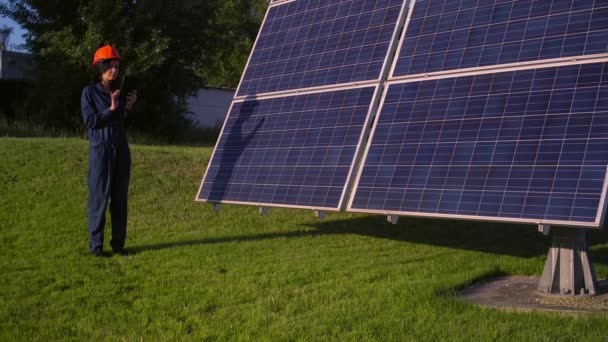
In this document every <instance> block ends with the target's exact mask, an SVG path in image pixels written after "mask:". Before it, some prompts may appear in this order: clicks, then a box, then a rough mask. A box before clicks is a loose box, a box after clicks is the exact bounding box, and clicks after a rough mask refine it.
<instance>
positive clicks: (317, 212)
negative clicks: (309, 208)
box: [315, 210, 325, 220]
mask: <svg viewBox="0 0 608 342" xmlns="http://www.w3.org/2000/svg"><path fill="white" fill-rule="evenodd" d="M315 217H316V218H318V219H320V220H322V219H324V218H325V212H324V211H322V210H315Z"/></svg>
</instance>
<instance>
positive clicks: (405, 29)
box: [388, 0, 416, 80]
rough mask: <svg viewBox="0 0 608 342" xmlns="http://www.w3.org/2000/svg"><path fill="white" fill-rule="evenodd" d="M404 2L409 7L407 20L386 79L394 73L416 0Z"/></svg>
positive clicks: (405, 0) (390, 77)
mask: <svg viewBox="0 0 608 342" xmlns="http://www.w3.org/2000/svg"><path fill="white" fill-rule="evenodd" d="M404 2H406V3H407V2H409V7H408V11H407V19H405V25H404V26H403V30H402V31H401V35H400V37H399V45H398V46H397V51H396V52H395V56H394V57H393V60H392V63H391V70H390V72H389V74H388V79H389V80H390V79H392V78H393V74H394V72H395V67H396V66H397V60H398V59H399V55H400V52H401V47H402V46H403V41H404V40H405V39H404V38H405V35H406V34H407V29H408V27H410V20H411V19H412V14H413V13H414V6H416V0H404Z"/></svg>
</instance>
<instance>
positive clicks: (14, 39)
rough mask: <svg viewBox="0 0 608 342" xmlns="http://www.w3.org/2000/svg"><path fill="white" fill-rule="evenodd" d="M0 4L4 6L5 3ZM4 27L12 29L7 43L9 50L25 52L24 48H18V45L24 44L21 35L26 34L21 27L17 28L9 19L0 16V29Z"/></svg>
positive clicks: (1, 0) (2, 0) (17, 25)
mask: <svg viewBox="0 0 608 342" xmlns="http://www.w3.org/2000/svg"><path fill="white" fill-rule="evenodd" d="M0 3H3V4H4V3H6V2H5V1H4V0H0ZM4 26H8V27H12V28H13V33H11V36H10V38H9V41H8V46H9V50H25V49H24V48H21V47H19V45H22V44H24V43H25V39H24V38H23V35H24V34H25V33H26V31H25V30H24V29H23V28H22V27H21V26H19V24H17V23H16V22H14V21H12V20H11V19H9V18H7V17H4V16H0V28H2V27H4Z"/></svg>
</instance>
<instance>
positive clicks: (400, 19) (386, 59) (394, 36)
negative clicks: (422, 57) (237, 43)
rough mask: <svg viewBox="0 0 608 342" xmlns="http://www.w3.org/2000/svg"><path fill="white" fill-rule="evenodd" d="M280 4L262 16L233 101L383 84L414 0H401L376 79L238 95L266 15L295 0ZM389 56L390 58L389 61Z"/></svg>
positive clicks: (273, 5) (275, 4)
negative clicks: (409, 4)
mask: <svg viewBox="0 0 608 342" xmlns="http://www.w3.org/2000/svg"><path fill="white" fill-rule="evenodd" d="M280 1H281V2H273V3H271V4H270V6H268V10H267V11H266V14H265V15H264V20H263V21H262V26H261V27H260V31H259V32H258V36H257V37H256V39H255V42H254V44H253V47H252V48H251V52H250V53H249V57H248V58H247V64H245V68H244V69H243V74H242V75H241V79H240V80H239V85H238V87H237V88H236V91H235V93H234V98H233V99H234V100H240V99H245V100H246V99H250V98H259V97H260V96H262V95H270V94H277V95H284V94H292V93H302V92H308V91H315V90H329V89H334V88H341V87H345V86H349V85H355V86H356V85H366V84H367V85H372V84H377V83H380V82H383V81H384V80H385V79H386V77H384V76H383V75H384V72H385V70H386V66H387V64H388V63H391V64H393V60H394V59H395V55H396V54H397V52H398V50H394V53H393V54H391V52H393V51H392V50H393V49H394V47H395V43H396V41H397V39H398V38H399V34H398V33H399V29H400V28H401V27H402V26H403V22H404V18H403V13H404V10H405V8H406V6H407V4H408V3H409V2H410V1H414V0H403V4H402V5H401V9H400V13H399V17H398V18H397V21H396V24H395V29H394V30H393V34H392V36H391V40H390V42H389V46H388V51H387V53H386V55H385V57H384V62H383V64H382V69H381V72H380V75H379V76H378V78H376V79H372V80H362V81H356V82H346V83H337V84H328V85H321V86H316V87H307V88H297V89H287V90H279V91H272V92H266V93H257V94H255V95H239V91H240V90H241V85H242V83H243V79H244V78H245V73H246V71H247V69H248V68H249V63H250V62H251V57H252V56H253V53H254V51H255V49H256V47H257V45H258V40H259V38H260V35H261V33H262V30H263V28H264V25H266V18H267V17H268V13H269V12H270V9H271V7H276V6H278V5H283V4H285V3H289V2H294V1H296V0H285V1H282V0H280ZM389 55H391V58H390V60H389Z"/></svg>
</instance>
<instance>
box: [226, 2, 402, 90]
mask: <svg viewBox="0 0 608 342" xmlns="http://www.w3.org/2000/svg"><path fill="white" fill-rule="evenodd" d="M403 6H404V1H403V0H383V1H373V0H341V1H334V0H315V1H294V2H289V3H285V4H281V5H280V6H276V7H271V8H270V9H269V11H268V15H267V18H266V20H265V22H264V23H263V26H262V29H261V31H260V35H259V37H258V40H257V43H256V45H255V47H254V49H253V52H252V55H251V58H250V60H249V64H248V66H247V68H246V70H245V72H244V75H243V78H242V80H241V84H240V86H239V89H238V92H237V95H238V96H244V95H251V94H260V93H269V92H276V91H283V90H292V89H300V88H308V87H316V86H325V85H335V84H341V83H348V82H357V81H364V80H375V79H378V78H379V77H380V72H381V69H382V66H383V64H384V60H385V58H386V55H387V52H388V49H389V45H390V41H391V38H392V36H393V33H394V31H395V30H396V24H397V21H398V17H399V13H400V12H401V9H402V7H403Z"/></svg>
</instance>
